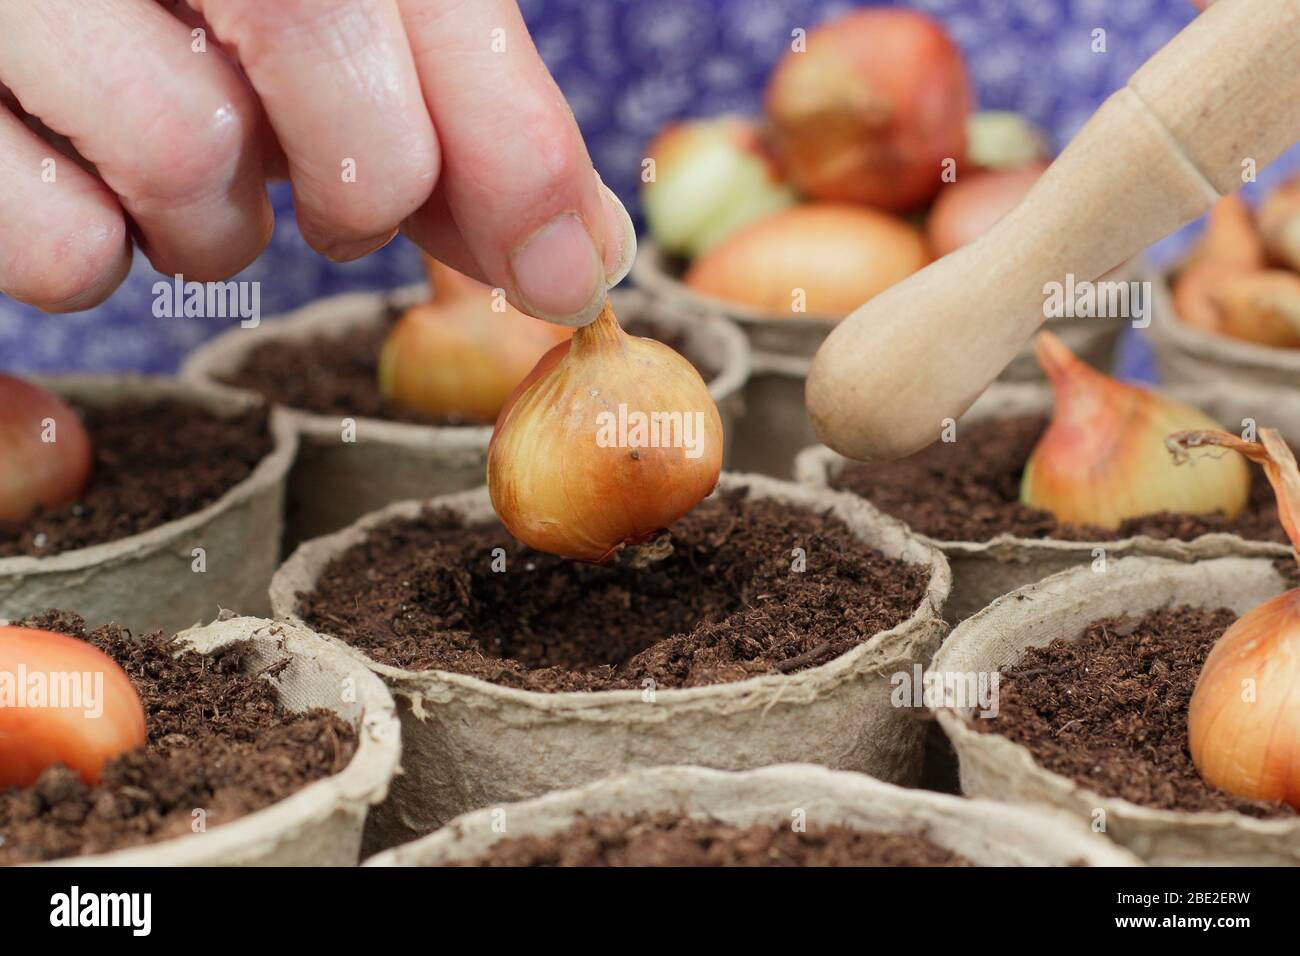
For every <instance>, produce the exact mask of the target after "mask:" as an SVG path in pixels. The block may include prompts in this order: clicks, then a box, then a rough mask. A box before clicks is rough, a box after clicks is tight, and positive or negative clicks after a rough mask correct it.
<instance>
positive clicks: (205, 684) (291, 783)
mask: <svg viewBox="0 0 1300 956" xmlns="http://www.w3.org/2000/svg"><path fill="white" fill-rule="evenodd" d="M16 623H18V624H20V625H21V626H25V627H34V628H40V629H42V630H48V631H55V632H58V633H62V634H68V635H70V636H72V637H77V638H81V639H82V640H85V641H87V642H88V643H90V644H93V645H94V646H95V647H97V648H99V649H100V650H102V651H104V652H105V653H106V654H108V656H109V657H111V658H113V660H115V661H116V662H117V663H118V664H119V665H120V666H121V667H122V669H123V670H125V671H126V673H127V675H128V676H129V677H130V678H131V682H132V683H133V684H134V685H135V688H136V690H137V691H138V692H139V694H140V698H141V701H142V702H143V704H144V710H145V724H146V729H147V732H148V738H147V741H146V743H145V744H144V746H142V747H137V748H136V749H134V750H131V751H128V752H127V753H125V754H122V755H121V756H119V757H116V758H115V759H113V760H111V761H109V762H108V764H106V765H105V768H104V773H103V776H102V778H101V779H100V782H99V783H98V784H96V785H95V786H93V787H87V786H85V785H84V784H83V783H82V782H81V780H80V778H79V777H77V776H76V775H75V774H74V773H72V772H71V771H70V770H68V769H67V768H66V767H63V766H58V767H52V768H50V769H48V770H46V771H45V773H44V774H42V775H41V778H40V779H39V780H38V781H37V782H36V783H35V784H34V785H32V786H31V787H27V788H25V789H15V788H9V789H0V865H8V864H16V863H36V862H40V861H43V860H54V859H59V858H61V857H67V856H79V855H85V854H92V853H104V852H107V851H110V850H120V849H123V848H125V847H130V846H136V845H139V844H144V843H154V842H157V841H159V840H166V839H168V838H171V837H178V836H185V835H188V834H190V833H191V832H193V831H192V826H193V824H194V819H195V818H194V815H193V811H195V810H196V809H201V810H203V811H204V812H205V814H206V817H205V822H206V826H208V827H209V828H210V827H213V826H218V825H220V824H223V823H229V822H230V821H231V820H234V819H236V818H238V817H242V816H244V815H246V814H249V813H252V812H253V811H255V810H260V809H262V808H263V807H267V806H270V805H271V804H273V803H276V802H277V801H279V800H282V799H284V798H285V797H287V796H289V795H290V794H292V793H295V792H296V791H298V790H300V789H302V788H303V787H305V786H306V785H307V784H309V783H312V782H313V781H315V780H320V779H322V778H324V777H327V776H330V775H331V774H334V773H337V772H339V771H340V770H342V769H343V768H344V767H345V766H346V765H347V763H348V761H349V760H351V759H352V754H353V752H354V751H355V750H356V745H357V740H356V732H355V731H354V730H353V728H352V727H351V725H349V724H348V723H347V722H345V721H343V720H342V719H340V718H339V717H338V715H336V714H334V713H332V712H330V711H328V710H311V711H306V712H302V713H294V712H290V711H286V710H284V709H283V708H282V707H281V706H280V704H279V701H278V700H277V699H276V695H275V689H274V687H273V686H272V685H271V684H270V683H269V682H268V681H266V680H262V679H259V677H258V676H257V675H256V674H251V673H245V672H243V671H242V670H241V666H242V665H243V663H244V661H245V658H246V655H247V653H248V652H247V645H234V646H232V647H230V648H227V649H225V650H223V651H222V652H220V653H218V654H214V655H203V654H198V653H195V652H193V651H186V652H184V653H182V654H181V655H180V656H179V657H174V656H173V652H174V650H175V645H174V644H173V643H172V641H171V640H170V639H167V638H164V637H163V636H162V634H161V633H160V632H157V633H153V634H148V635H145V636H144V637H141V638H134V637H132V635H131V634H130V632H128V631H126V630H124V629H122V628H120V627H118V626H116V625H107V626H105V627H100V628H96V629H95V630H87V628H86V626H85V622H84V621H83V620H82V619H81V618H80V617H78V616H77V615H75V614H70V613H67V612H61V611H47V612H46V613H44V614H41V615H37V616H34V617H31V618H28V619H26V620H24V621H19V622H16Z"/></svg>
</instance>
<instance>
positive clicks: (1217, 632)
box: [972, 607, 1296, 817]
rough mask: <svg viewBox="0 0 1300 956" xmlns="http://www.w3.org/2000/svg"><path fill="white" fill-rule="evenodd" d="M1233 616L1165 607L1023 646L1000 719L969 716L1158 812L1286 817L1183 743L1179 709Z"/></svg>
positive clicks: (1060, 767) (1084, 779)
mask: <svg viewBox="0 0 1300 956" xmlns="http://www.w3.org/2000/svg"><path fill="white" fill-rule="evenodd" d="M1236 619H1237V616H1236V615H1235V614H1234V613H1233V612H1232V611H1229V610H1226V609H1219V610H1204V609H1200V608H1190V607H1181V608H1172V609H1164V610H1158V611H1153V612H1151V613H1150V614H1147V615H1145V616H1143V617H1141V618H1136V619H1135V618H1131V617H1120V618H1110V619H1107V620H1103V621H1097V622H1095V623H1094V624H1092V625H1091V626H1090V627H1089V628H1088V629H1087V631H1086V632H1085V633H1084V635H1083V636H1082V637H1080V638H1079V639H1078V640H1075V641H1066V640H1056V641H1053V642H1052V643H1051V644H1048V645H1047V646H1046V647H1040V648H1030V649H1029V651H1028V652H1027V653H1026V654H1025V656H1024V658H1022V659H1021V660H1020V662H1019V663H1018V664H1016V665H1015V666H1014V667H1010V668H1008V669H1006V670H1004V671H1003V672H1002V683H1001V687H1000V699H999V705H998V715H997V717H995V718H992V719H988V720H980V719H976V720H974V721H972V724H973V726H974V727H975V729H976V730H981V731H985V732H988V733H997V734H1001V735H1002V736H1004V737H1006V738H1008V739H1010V740H1013V741H1015V742H1016V743H1018V744H1021V745H1023V746H1025V747H1027V748H1028V749H1029V751H1030V752H1031V753H1032V754H1033V755H1034V759H1035V761H1037V763H1038V764H1039V765H1040V766H1042V767H1045V768H1047V769H1048V770H1052V771H1054V772H1056V773H1059V774H1061V775H1062V776H1066V777H1069V778H1071V779H1072V780H1075V781H1076V782H1078V783H1080V784H1082V785H1083V786H1085V787H1087V788H1088V789H1090V790H1094V791H1096V792H1097V793H1100V794H1102V795H1104V796H1108V797H1122V798H1123V799H1125V800H1129V801H1131V802H1133V803H1136V804H1139V805H1141V806H1144V807H1152V808H1154V809H1157V810H1186V811H1202V810H1204V811H1213V810H1235V811H1237V812H1238V813H1244V814H1247V815H1249V816H1252V817H1284V816H1294V815H1295V812H1296V811H1295V810H1293V809H1291V808H1290V807H1289V806H1287V805H1286V804H1282V803H1273V802H1269V801H1262V800H1247V799H1244V798H1242V797H1235V796H1233V795H1231V794H1228V793H1225V792H1223V791H1221V790H1216V789H1214V788H1213V787H1211V786H1209V785H1208V784H1207V783H1205V781H1204V780H1202V779H1201V777H1200V774H1198V773H1197V772H1196V767H1195V765H1194V764H1193V763H1192V755H1191V752H1190V751H1189V750H1188V746H1187V708H1188V704H1189V703H1190V701H1191V699H1192V691H1193V690H1194V689H1195V687H1196V679H1197V677H1198V676H1200V673H1201V667H1202V665H1203V664H1204V663H1205V658H1206V656H1207V655H1208V654H1209V653H1210V648H1211V647H1213V646H1214V642H1215V641H1217V640H1218V639H1219V637H1220V636H1221V635H1222V634H1223V632H1224V631H1226V630H1227V629H1228V628H1229V627H1230V626H1231V625H1232V624H1233V622H1234V621H1236Z"/></svg>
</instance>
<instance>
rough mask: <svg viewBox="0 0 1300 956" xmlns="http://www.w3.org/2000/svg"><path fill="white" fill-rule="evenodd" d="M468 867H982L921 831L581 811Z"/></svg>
mask: <svg viewBox="0 0 1300 956" xmlns="http://www.w3.org/2000/svg"><path fill="white" fill-rule="evenodd" d="M459 865H461V866H975V864H974V863H972V862H971V861H970V860H967V859H966V858H964V857H962V856H959V855H958V854H956V853H954V852H953V851H951V850H949V849H946V848H944V847H941V846H939V845H937V844H936V843H934V842H932V841H931V840H929V839H927V838H926V837H925V836H924V835H922V834H919V833H877V832H871V831H862V830H853V829H850V828H848V827H843V826H828V827H809V828H808V830H807V832H804V833H796V832H794V831H793V830H791V829H790V828H789V827H780V828H774V827H771V826H768V825H766V824H762V823H757V824H751V825H749V826H736V825H733V824H728V823H723V822H721V821H718V820H695V819H691V818H689V817H682V816H680V815H678V814H675V813H656V814H638V815H635V816H623V817H620V816H593V817H588V816H580V817H579V818H578V819H577V820H576V821H575V822H574V824H573V826H571V827H569V828H568V829H566V830H562V831H560V832H558V833H552V834H549V835H548V836H526V837H510V838H507V839H504V840H501V841H499V842H498V843H495V844H493V846H492V847H491V849H489V850H488V851H487V852H486V853H484V854H483V855H481V856H479V857H476V858H474V859H472V860H468V861H466V862H464V863H461V864H459Z"/></svg>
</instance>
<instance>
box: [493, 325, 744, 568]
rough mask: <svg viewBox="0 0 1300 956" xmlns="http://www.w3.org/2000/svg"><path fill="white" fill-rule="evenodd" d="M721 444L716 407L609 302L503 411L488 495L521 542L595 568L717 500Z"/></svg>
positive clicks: (688, 369)
mask: <svg viewBox="0 0 1300 956" xmlns="http://www.w3.org/2000/svg"><path fill="white" fill-rule="evenodd" d="M656 421H657V422H658V424H657V425H655V424H654V422H656ZM722 442H723V435H722V421H721V419H720V417H719V415H718V409H717V406H716V405H715V404H714V402H713V399H712V397H711V396H710V395H709V390H708V387H707V386H706V385H705V384H704V380H703V379H702V378H700V375H699V373H698V372H697V371H696V370H695V368H694V367H693V366H692V365H691V364H690V363H689V362H687V361H686V359H684V358H682V356H680V355H678V354H677V353H676V352H674V351H673V350H672V349H670V348H669V347H668V346H666V345H664V344H663V343H661V342H655V341H653V340H650V339H642V338H637V337H634V336H630V335H627V334H626V333H625V332H623V330H622V329H621V328H620V327H619V325H618V322H617V320H616V319H615V318H614V314H613V312H612V311H611V310H610V309H609V306H608V304H606V307H605V310H604V311H603V312H602V313H601V315H600V317H599V318H597V320H596V321H595V322H594V323H592V324H591V325H589V326H587V327H585V328H583V329H579V330H578V331H577V332H575V333H574V336H573V338H572V339H571V340H570V341H569V342H566V343H563V344H562V345H558V346H556V347H555V348H554V349H552V350H551V351H550V352H548V353H547V354H546V356H545V357H544V358H543V359H542V360H541V361H540V362H539V363H538V365H537V368H535V369H534V370H533V371H532V372H531V373H530V374H529V376H528V377H527V378H526V379H525V380H524V382H522V383H521V384H520V386H519V388H518V389H517V390H516V392H515V394H514V395H513V396H512V397H511V399H510V400H509V401H508V402H507V403H506V406H505V408H503V409H502V411H501V416H500V417H499V418H498V420H497V426H496V431H495V433H494V434H493V436H492V442H491V445H490V446H489V449H488V491H489V493H490V495H491V498H492V505H493V507H494V508H495V509H496V512H497V515H498V517H500V519H501V521H502V523H503V524H504V525H505V526H506V529H507V530H508V531H509V532H510V533H511V534H513V535H514V536H515V537H516V538H518V539H519V540H520V541H522V542H523V543H524V544H526V545H528V546H529V547H531V548H534V549H536V550H538V551H545V552H548V553H551V554H557V555H561V556H563V557H569V558H576V559H579V560H583V561H591V562H602V561H605V560H606V559H608V558H609V557H610V556H612V555H613V554H614V553H615V552H616V551H618V550H619V548H621V547H622V546H624V545H629V544H638V543H641V542H643V541H646V540H649V539H650V538H652V537H654V536H655V535H656V534H657V533H658V532H660V531H662V530H663V529H665V528H667V527H668V526H669V525H671V524H672V523H673V522H674V521H676V520H677V519H678V518H680V517H681V516H682V515H684V514H686V513H687V512H688V511H690V510H691V509H692V508H694V507H695V506H696V505H697V504H698V503H699V502H700V501H701V500H703V499H704V498H705V497H706V496H707V495H708V494H709V493H710V492H712V491H713V489H714V488H715V487H716V486H717V483H718V476H719V474H720V473H721V470H722Z"/></svg>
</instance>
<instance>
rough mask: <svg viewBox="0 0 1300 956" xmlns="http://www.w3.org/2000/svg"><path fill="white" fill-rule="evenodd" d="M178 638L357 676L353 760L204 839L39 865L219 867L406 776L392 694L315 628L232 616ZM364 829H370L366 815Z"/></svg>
mask: <svg viewBox="0 0 1300 956" xmlns="http://www.w3.org/2000/svg"><path fill="white" fill-rule="evenodd" d="M174 640H175V641H176V643H177V644H178V647H179V649H187V648H188V649H192V650H195V651H197V652H198V653H201V654H207V653H210V652H211V651H214V650H218V649H221V648H224V647H227V646H229V645H231V644H237V643H244V642H253V643H257V644H267V645H269V647H270V648H272V649H274V650H276V651H283V652H284V653H285V656H286V658H291V657H293V656H295V654H297V653H300V652H304V651H306V652H310V655H311V656H312V657H313V658H314V659H315V662H316V665H317V666H318V667H321V668H323V669H329V670H332V671H334V673H335V674H336V675H337V676H339V677H340V678H343V677H355V678H356V679H357V704H358V706H360V708H361V713H360V716H359V718H358V719H357V720H356V721H355V722H354V724H353V726H354V729H355V730H356V733H357V749H356V752H355V753H353V755H352V759H351V760H349V761H348V763H347V766H345V767H344V768H343V769H342V770H340V771H339V772H338V773H336V774H332V775H330V776H328V777H323V778H321V779H320V780H316V781H314V782H312V783H309V784H308V785H307V786H305V787H303V788H302V789H300V790H297V791H295V792H294V793H292V794H290V795H289V796H287V797H285V798H284V799H283V800H277V801H276V802H275V803H272V804H271V805H269V806H266V807H263V808H261V809H260V810H254V811H253V812H252V813H247V814H245V815H244V816H242V817H239V818H237V819H235V820H232V821H230V822H229V823H223V824H221V825H220V826H215V827H213V828H212V829H211V830H210V831H207V832H205V833H202V834H185V835H181V836H176V837H172V838H170V839H167V840H159V841H156V842H153V843H146V844H141V845H138V846H130V847H124V848H123V849H120V850H111V851H108V852H106V853H96V854H87V855H82V856H70V857H63V858H61V859H57V860H48V861H45V862H42V863H39V864H31V865H36V866H44V867H52V866H203V865H213V861H214V860H229V859H231V858H232V857H236V856H238V855H239V854H244V853H255V851H256V850H257V848H258V845H259V844H263V843H265V842H266V841H267V840H268V838H269V837H290V838H292V837H293V836H294V835H296V833H297V831H299V830H301V829H302V828H303V827H304V826H308V825H312V824H316V823H322V822H324V821H326V820H327V819H328V818H329V817H330V816H332V815H333V814H334V813H335V812H336V811H337V810H338V808H339V807H340V805H346V804H353V805H355V804H364V805H367V806H373V805H375V804H378V803H379V802H380V801H381V800H383V799H384V797H385V796H386V795H387V793H388V787H389V784H390V783H391V781H392V778H393V776H394V775H395V774H396V773H397V772H398V764H399V760H400V755H401V722H400V721H399V719H398V717H397V706H396V704H395V703H394V701H393V698H392V695H391V694H390V693H389V692H388V688H386V687H385V686H384V683H383V681H381V680H379V679H378V678H377V677H376V676H375V675H374V674H370V673H366V672H365V670H364V668H358V667H357V666H356V662H355V661H352V660H350V659H348V658H347V657H346V656H345V655H342V654H339V653H338V650H337V648H335V647H333V646H331V645H330V644H329V642H327V641H324V640H322V639H321V638H320V637H319V636H318V635H316V634H314V633H312V632H311V631H309V630H306V629H304V628H299V627H295V626H293V625H290V624H287V623H285V622H283V621H272V620H268V619H266V618H256V617H238V616H234V615H230V614H229V612H226V614H225V615H223V616H221V617H218V618H217V619H216V620H215V621H213V622H212V623H211V624H205V625H199V626H196V627H193V628H189V629H187V630H184V631H181V632H179V633H178V634H176V635H175V637H174ZM336 713H338V712H337V711H336ZM339 716H340V717H342V716H343V715H342V714H340V715H339ZM345 719H346V718H345ZM376 781H379V782H378V784H377V783H376ZM359 826H364V818H363V819H362V821H361V823H360V824H359ZM196 837H197V838H196ZM178 856H179V858H178ZM268 862H274V860H268Z"/></svg>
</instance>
